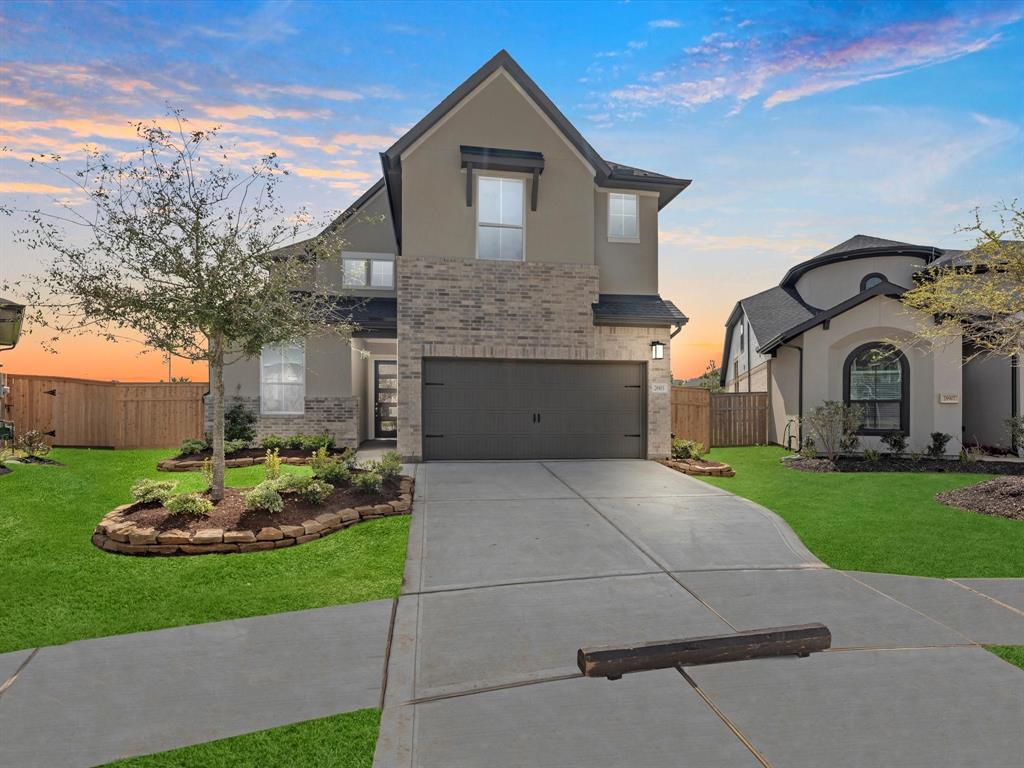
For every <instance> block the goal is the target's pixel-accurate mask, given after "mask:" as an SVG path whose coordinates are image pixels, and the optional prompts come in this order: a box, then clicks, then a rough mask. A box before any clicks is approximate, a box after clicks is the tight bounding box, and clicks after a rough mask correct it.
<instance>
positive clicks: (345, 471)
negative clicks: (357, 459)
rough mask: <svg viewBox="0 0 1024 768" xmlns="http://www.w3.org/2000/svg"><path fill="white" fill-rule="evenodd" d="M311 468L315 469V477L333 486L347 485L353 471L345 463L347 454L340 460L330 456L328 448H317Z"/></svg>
mask: <svg viewBox="0 0 1024 768" xmlns="http://www.w3.org/2000/svg"><path fill="white" fill-rule="evenodd" d="M310 466H311V467H312V469H313V477H316V478H318V479H320V480H323V481H324V482H327V483H330V484H331V485H333V486H339V485H345V484H346V483H348V481H349V478H350V477H351V475H352V469H351V468H350V466H349V464H348V463H347V462H346V461H345V454H342V456H341V457H340V458H336V457H333V456H329V455H328V454H327V449H326V448H317V449H316V450H315V451H314V452H313V459H312V461H311V462H310Z"/></svg>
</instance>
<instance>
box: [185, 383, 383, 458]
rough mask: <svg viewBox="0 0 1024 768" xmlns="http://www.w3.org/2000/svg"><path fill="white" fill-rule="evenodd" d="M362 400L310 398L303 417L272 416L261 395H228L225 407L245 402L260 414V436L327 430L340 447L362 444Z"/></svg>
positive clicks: (208, 425) (208, 415)
mask: <svg viewBox="0 0 1024 768" xmlns="http://www.w3.org/2000/svg"><path fill="white" fill-rule="evenodd" d="M362 400H363V398H361V397H358V396H353V397H307V398H306V406H305V411H306V412H305V413H304V414H302V415H301V416H269V415H267V414H262V413H260V399H259V398H258V397H232V396H229V397H226V398H225V403H224V409H225V410H227V409H228V408H230V407H231V406H233V405H234V404H235V403H236V402H241V403H242V404H243V405H244V406H245V407H246V408H248V409H249V410H250V411H251V412H252V413H254V414H256V424H255V425H254V426H255V428H256V439H257V440H261V439H262V438H264V437H266V436H267V435H278V436H280V437H287V436H288V435H294V434H298V433H302V434H310V435H318V434H322V433H324V432H327V433H328V434H329V435H331V436H332V437H333V438H334V440H335V442H336V443H337V444H338V447H339V448H349V447H350V448H356V447H358V445H359V428H358V427H359V424H360V423H361V414H362ZM205 416H206V418H205V427H206V431H209V430H210V428H211V425H212V423H213V410H212V405H211V402H210V397H209V395H207V397H206V401H205Z"/></svg>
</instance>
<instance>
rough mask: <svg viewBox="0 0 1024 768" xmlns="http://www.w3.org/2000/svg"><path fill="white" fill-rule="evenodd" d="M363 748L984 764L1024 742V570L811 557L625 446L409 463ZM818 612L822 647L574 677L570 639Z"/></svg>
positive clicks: (1015, 761)
mask: <svg viewBox="0 0 1024 768" xmlns="http://www.w3.org/2000/svg"><path fill="white" fill-rule="evenodd" d="M417 482H418V485H417V502H416V508H415V510H414V513H413V522H412V530H411V533H410V542H409V551H408V560H407V564H406V572H405V588H404V591H403V594H402V595H401V597H400V598H399V604H398V612H397V616H396V622H395V627H394V631H393V639H392V654H391V661H390V664H389V670H388V685H387V694H386V700H385V709H384V714H383V722H382V728H381V735H380V740H379V741H378V746H377V754H376V757H375V763H374V765H375V766H376V768H399V767H400V768H413V767H415V768H434V767H436V768H453V767H455V766H467V767H469V766H481V765H487V766H490V767H494V768H506V767H511V766H517V767H519V766H522V767H524V768H525V766H551V767H552V768H554V767H555V766H557V767H558V768H574V767H578V768H602V767H604V766H607V767H608V768H611V767H612V766H623V765H628V766H631V767H635V768H648V767H649V768H655V767H657V768H661V767H662V766H678V765H699V766H702V768H716V767H717V766H722V767H723V768H725V767H727V766H728V767H729V768H732V767H733V766H743V765H750V766H775V767H776V768H781V766H787V767H789V766H806V767H807V768H820V766H824V765H828V766H839V767H840V768H841V767H842V766H851V768H853V767H854V766H858V767H863V766H876V765H878V766H881V765H887V766H901V767H902V766H928V767H929V768H932V767H933V766H949V767H950V768H954V767H955V768H962V766H979V767H980V766H985V767H986V768H1011V766H1013V768H1016V766H1018V765H1019V756H1020V754H1021V753H1022V752H1024V734H1022V729H1021V727H1020V724H1021V717H1022V714H1024V673H1022V672H1020V671H1019V670H1017V669H1015V668H1014V667H1012V666H1011V665H1009V664H1007V663H1006V662H1004V661H1002V660H1001V659H999V658H997V657H995V656H994V655H992V654H990V653H988V652H987V651H985V650H984V649H982V648H980V647H979V646H978V643H980V642H985V643H1000V644H1024V613H1022V612H1021V610H1020V608H1018V607H1015V605H1019V603H1020V598H1021V593H1022V592H1024V580H1019V579H1018V580H977V581H978V582H980V583H972V582H974V581H975V580H968V581H965V582H964V583H962V584H961V583H957V582H953V581H945V580H935V579H915V578H914V577H891V576H879V575H878V574H859V573H850V574H847V573H843V572H841V571H833V570H830V569H828V568H826V567H825V566H824V565H823V564H822V563H820V562H819V561H818V560H817V559H816V558H815V557H814V556H813V555H812V554H811V553H810V552H808V551H807V549H806V548H805V547H804V546H803V545H802V544H801V543H800V541H799V539H798V538H797V537H796V536H795V535H794V534H793V532H792V531H791V530H790V529H789V527H788V526H786V525H785V523H783V521H782V520H781V519H779V518H778V517H777V516H776V515H774V514H773V513H771V512H770V511H768V510H766V509H764V508H762V507H759V506H758V505H756V504H753V503H751V502H749V501H746V500H744V499H741V498H739V497H736V496H734V495H732V494H729V493H726V492H724V491H721V490H719V489H717V488H715V487H712V486H710V485H707V484H705V483H701V482H700V481H697V480H695V479H693V478H689V477H686V476H684V475H681V474H679V473H676V472H674V471H672V470H670V469H667V468H665V467H663V466H661V465H658V464H654V463H650V462H641V461H600V462H519V463H506V464H501V463H473V464H426V465H423V466H422V467H421V468H420V473H419V477H418V481H417ZM811 621H821V622H823V623H825V624H827V625H828V626H829V627H830V628H831V630H832V632H833V647H834V650H833V651H830V652H828V653H824V654H820V655H818V656H816V657H813V658H811V659H800V660H797V659H778V660H766V661H753V662H744V663H743V664H731V665H730V664H725V665H716V666H709V667H700V668H695V669H693V670H687V671H686V673H685V674H682V673H680V672H678V671H675V670H665V671H658V672H649V673H643V674H639V675H633V676H627V677H626V678H624V679H623V680H619V681H615V682H610V681H605V680H586V679H582V678H580V677H579V672H578V670H577V668H576V664H575V653H576V649H577V648H579V647H581V646H586V645H599V644H604V643H613V642H634V641H653V640H666V639H671V638H677V637H684V636H693V635H703V634H709V633H717V632H726V633H727V632H729V631H731V630H743V629H753V628H758V627H765V626H778V625H784V624H797V623H804V622H811Z"/></svg>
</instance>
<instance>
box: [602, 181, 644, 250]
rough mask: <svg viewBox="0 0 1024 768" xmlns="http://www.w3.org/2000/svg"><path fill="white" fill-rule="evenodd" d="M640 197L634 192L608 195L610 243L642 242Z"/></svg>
mask: <svg viewBox="0 0 1024 768" xmlns="http://www.w3.org/2000/svg"><path fill="white" fill-rule="evenodd" d="M639 202H640V201H639V197H638V196H637V195H636V194H635V193H633V192H609V193H608V241H609V242H612V243H638V242H640V226H639V223H638V219H639Z"/></svg>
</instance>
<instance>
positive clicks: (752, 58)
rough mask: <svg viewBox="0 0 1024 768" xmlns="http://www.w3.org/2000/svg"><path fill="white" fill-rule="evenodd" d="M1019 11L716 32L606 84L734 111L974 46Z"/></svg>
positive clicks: (896, 71)
mask: <svg viewBox="0 0 1024 768" xmlns="http://www.w3.org/2000/svg"><path fill="white" fill-rule="evenodd" d="M1022 17H1024V10H1022V7H1021V6H1017V5H1015V6H1007V7H1005V8H1001V9H999V10H998V11H996V12H993V13H990V14H987V15H981V14H977V13H968V14H964V15H948V16H942V17H940V18H935V19H930V20H925V21H912V22H903V23H898V24H891V25H889V26H887V27H881V28H878V29H875V30H873V31H871V32H869V33H867V34H862V35H860V36H854V37H852V38H851V37H849V36H847V37H844V33H843V31H842V30H839V29H837V30H836V31H835V34H829V33H828V32H817V33H815V34H806V35H802V36H801V35H797V36H787V37H786V38H784V39H772V38H759V37H755V36H746V37H738V36H730V35H728V34H726V33H723V32H714V33H711V34H709V35H706V36H705V37H704V38H703V39H702V40H701V42H700V43H699V44H697V45H693V46H690V47H688V48H686V49H685V50H684V52H683V57H682V59H681V61H680V62H679V63H678V64H677V65H675V66H673V67H670V68H667V69H665V70H662V71H658V72H654V73H652V74H650V75H648V76H647V77H646V78H643V79H641V80H639V81H638V82H635V83H633V84H630V85H627V86H625V87H622V88H618V89H616V90H614V91H612V92H611V99H612V101H613V102H617V103H620V104H621V103H631V104H634V105H640V106H656V105H668V106H677V107H683V108H688V109H693V108H695V107H699V106H701V105H703V104H707V103H710V102H715V101H722V100H731V101H732V102H733V112H737V111H739V110H740V109H742V108H743V106H744V105H745V104H746V103H747V102H749V101H750V100H752V99H756V98H763V101H762V106H763V107H764V108H765V109H772V108H774V107H777V106H779V105H781V104H786V103H789V102H793V101H797V100H799V99H802V98H806V97H808V96H813V95H817V94H822V93H828V92H831V91H836V90H840V89H843V88H850V87H852V86H855V85H859V84H861V83H866V82H871V81H874V80H880V79H886V78H891V77H897V76H899V75H902V74H905V73H907V72H910V71H912V70H915V69H919V68H921V67H928V66H934V65H936V64H941V63H944V62H947V61H951V60H953V59H957V58H960V57H962V56H967V55H969V54H972V53H977V52H978V51H982V50H985V49H986V48H988V47H990V46H992V45H993V44H995V43H997V42H998V41H1000V40H1001V39H1002V36H1001V33H1000V32H999V30H1000V29H1001V28H1003V27H1005V26H1007V25H1010V24H1013V23H1015V22H1017V21H1019V20H1020V19H1021V18H1022ZM739 26H740V27H741V28H743V27H745V26H747V24H746V23H745V22H741V24H740V25H739Z"/></svg>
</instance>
